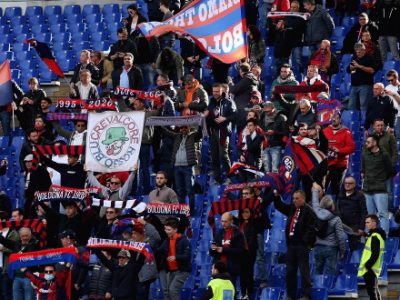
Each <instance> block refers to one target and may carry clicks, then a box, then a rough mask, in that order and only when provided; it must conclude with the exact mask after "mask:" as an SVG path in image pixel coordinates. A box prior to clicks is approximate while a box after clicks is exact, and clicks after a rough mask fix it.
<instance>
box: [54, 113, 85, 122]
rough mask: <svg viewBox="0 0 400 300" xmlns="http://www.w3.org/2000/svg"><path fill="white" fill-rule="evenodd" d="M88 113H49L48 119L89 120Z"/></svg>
mask: <svg viewBox="0 0 400 300" xmlns="http://www.w3.org/2000/svg"><path fill="white" fill-rule="evenodd" d="M87 117H88V116H87V114H79V113H60V112H57V113H48V114H47V121H60V120H74V121H87Z"/></svg>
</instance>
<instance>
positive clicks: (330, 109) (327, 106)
mask: <svg viewBox="0 0 400 300" xmlns="http://www.w3.org/2000/svg"><path fill="white" fill-rule="evenodd" d="M341 108H342V103H341V102H340V101H339V100H321V99H320V100H318V103H317V123H318V124H320V125H326V124H330V123H331V120H332V117H333V115H334V113H335V112H337V111H340V109H341Z"/></svg>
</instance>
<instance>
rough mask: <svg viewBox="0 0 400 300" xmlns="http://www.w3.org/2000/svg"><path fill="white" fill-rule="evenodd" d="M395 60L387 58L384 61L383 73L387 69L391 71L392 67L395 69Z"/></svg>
mask: <svg viewBox="0 0 400 300" xmlns="http://www.w3.org/2000/svg"><path fill="white" fill-rule="evenodd" d="M395 63H396V62H395V61H394V60H387V61H385V62H384V63H383V73H384V74H386V73H387V71H389V70H390V69H394V68H395Z"/></svg>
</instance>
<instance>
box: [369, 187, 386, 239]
mask: <svg viewBox="0 0 400 300" xmlns="http://www.w3.org/2000/svg"><path fill="white" fill-rule="evenodd" d="M364 194H365V200H366V203H367V210H368V214H376V213H377V214H378V217H379V220H380V223H381V227H382V229H383V230H385V231H386V233H389V210H388V194H387V193H375V194H368V193H364Z"/></svg>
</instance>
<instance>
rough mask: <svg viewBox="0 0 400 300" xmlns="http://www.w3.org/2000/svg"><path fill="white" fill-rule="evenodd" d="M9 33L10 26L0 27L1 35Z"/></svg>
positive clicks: (3, 25)
mask: <svg viewBox="0 0 400 300" xmlns="http://www.w3.org/2000/svg"><path fill="white" fill-rule="evenodd" d="M9 31H10V25H8V24H1V25H0V33H4V34H8V33H9Z"/></svg>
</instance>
